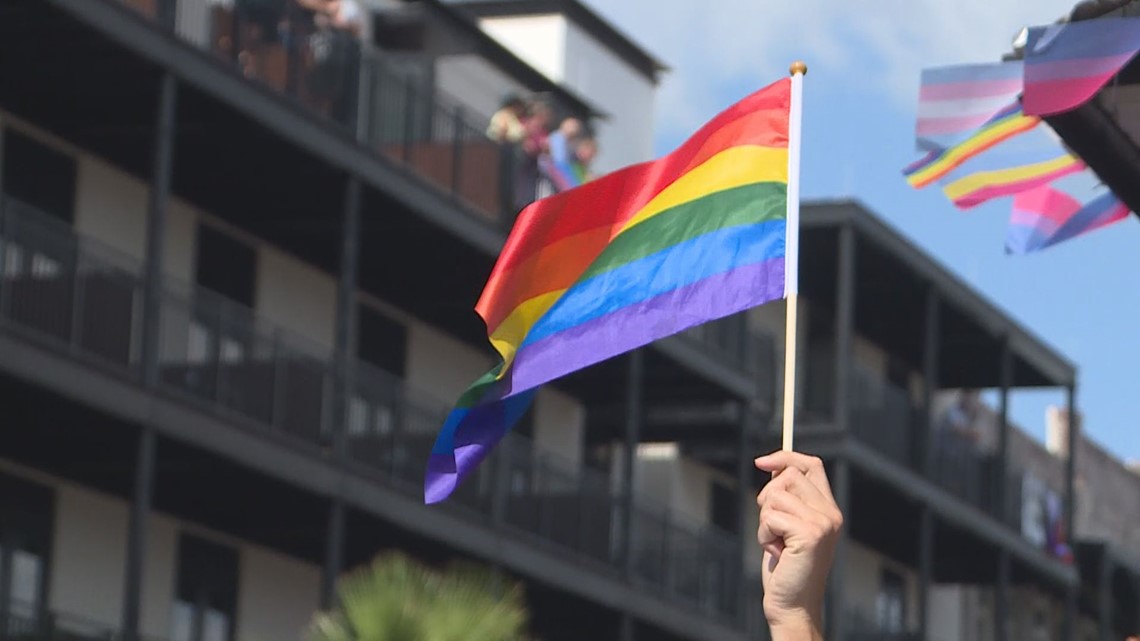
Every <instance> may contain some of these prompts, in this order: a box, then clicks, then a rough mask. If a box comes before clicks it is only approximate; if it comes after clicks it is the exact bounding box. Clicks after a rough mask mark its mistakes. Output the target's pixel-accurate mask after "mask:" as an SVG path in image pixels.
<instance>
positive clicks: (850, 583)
mask: <svg viewBox="0 0 1140 641" xmlns="http://www.w3.org/2000/svg"><path fill="white" fill-rule="evenodd" d="M884 569H889V570H892V571H894V572H896V573H898V574H899V575H901V576H902V577H903V580H904V581H905V582H906V608H907V621H906V624H907V626H908V627H909V628H910V629H915V628H917V627H918V598H919V590H918V577H917V573H916V572H915V571H914V570H913V569H911V568H908V567H906V566H904V565H901V564H899V563H895V562H894V561H892V560H890V559H888V558H887V557H885V556H883V555H882V554H879V553H878V552H876V551H874V550H872V549H871V548H868V547H866V546H863V545H860V544H859V543H856V542H855V541H849V545H848V547H847V569H846V575H845V576H846V581H847V583H846V585H845V586H844V589H845V591H846V597H847V606H848V607H849V608H852V609H853V610H855V611H857V612H859V613H860V614H862V615H865V616H869V617H872V621H873V620H874V619H873V617H874V615H875V600H876V597H877V596H878V594H879V586H880V583H881V581H882V573H883V570H884Z"/></svg>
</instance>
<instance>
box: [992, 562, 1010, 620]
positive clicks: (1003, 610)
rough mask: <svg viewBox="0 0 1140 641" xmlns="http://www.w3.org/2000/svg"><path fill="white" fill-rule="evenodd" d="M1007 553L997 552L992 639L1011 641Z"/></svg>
mask: <svg viewBox="0 0 1140 641" xmlns="http://www.w3.org/2000/svg"><path fill="white" fill-rule="evenodd" d="M1009 563H1010V561H1009V551H1008V550H1005V549H1002V550H1001V551H1000V552H998V576H997V586H995V589H994V639H995V641H1012V640H1011V639H1010V638H1009V571H1010V567H1009Z"/></svg>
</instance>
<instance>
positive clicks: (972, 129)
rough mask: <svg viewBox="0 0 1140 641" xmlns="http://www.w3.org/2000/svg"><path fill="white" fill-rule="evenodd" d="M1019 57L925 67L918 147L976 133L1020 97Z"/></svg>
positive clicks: (938, 147)
mask: <svg viewBox="0 0 1140 641" xmlns="http://www.w3.org/2000/svg"><path fill="white" fill-rule="evenodd" d="M1022 75H1023V68H1022V63H1021V61H1020V60H1015V61H1010V62H1002V63H998V64H981V65H959V66H953V67H939V68H934V69H924V70H923V72H922V83H921V87H920V89H919V95H918V121H917V123H916V125H915V140H916V145H917V147H918V150H919V151H935V152H937V151H942V150H943V149H948V148H950V147H954V146H956V145H958V144H960V143H962V142H964V141H965V140H967V139H969V138H971V137H973V136H974V134H975V133H976V132H977V131H978V129H979V128H981V127H983V126H984V125H986V124H987V123H989V122H991V121H993V120H994V117H995V116H997V115H998V114H999V113H1000V112H1002V111H1004V110H1005V109H1006V108H1007V107H1008V106H1009V105H1010V104H1011V103H1014V102H1016V101H1017V97H1018V96H1019V95H1020V94H1021V88H1022Z"/></svg>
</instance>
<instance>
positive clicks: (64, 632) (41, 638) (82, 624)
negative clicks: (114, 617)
mask: <svg viewBox="0 0 1140 641" xmlns="http://www.w3.org/2000/svg"><path fill="white" fill-rule="evenodd" d="M0 610H3V611H2V612H0V619H2V620H3V621H4V625H3V626H0V641H119V640H120V639H123V635H122V634H121V633H120V632H119V631H118V629H117V628H115V627H113V626H109V625H107V624H104V623H99V622H97V621H92V620H90V619H87V618H85V617H80V616H76V615H73V614H66V613H61V612H54V611H51V610H47V609H45V608H42V607H39V606H34V605H31V604H26V603H20V602H15V601H13V602H10V603H8V604H7V607H6V608H0ZM140 641H158V640H157V639H155V638H153V637H148V636H146V635H142V636H141V637H140Z"/></svg>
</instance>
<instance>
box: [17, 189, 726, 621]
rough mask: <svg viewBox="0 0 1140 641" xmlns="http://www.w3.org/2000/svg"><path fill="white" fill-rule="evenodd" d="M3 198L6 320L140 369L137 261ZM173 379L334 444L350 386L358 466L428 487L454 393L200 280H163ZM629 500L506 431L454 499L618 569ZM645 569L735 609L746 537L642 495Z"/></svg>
mask: <svg viewBox="0 0 1140 641" xmlns="http://www.w3.org/2000/svg"><path fill="white" fill-rule="evenodd" d="M2 204H3V206H2V207H0V212H2V213H0V241H2V242H0V248H2V251H3V258H2V262H0V264H2V265H4V269H3V278H2V279H0V328H3V329H4V330H7V331H10V332H15V333H18V334H19V335H21V336H27V337H29V338H32V339H34V340H36V341H38V342H40V343H41V344H43V345H44V346H45V347H48V348H53V349H55V350H56V351H58V352H60V353H63V354H65V355H68V356H71V357H74V358H77V359H80V360H82V361H84V362H86V363H89V364H92V365H96V366H98V367H100V368H102V369H104V370H106V371H108V372H110V373H112V374H114V375H118V376H122V377H125V378H126V379H129V380H132V381H134V382H136V383H140V384H141V382H142V381H141V375H140V374H141V362H140V358H139V356H138V354H139V351H140V341H141V336H142V323H143V316H142V313H141V309H142V295H143V294H142V292H143V286H142V283H143V279H142V273H141V268H140V266H139V263H138V261H134V260H132V259H130V258H126V257H123V256H121V255H118V254H116V253H115V252H113V251H110V250H107V249H106V248H103V247H102V246H100V245H99V244H98V243H95V242H93V241H90V240H87V239H81V238H79V237H78V236H77V235H76V234H75V233H74V232H73V231H72V230H71V229H70V227H69V226H67V225H65V224H63V223H61V222H59V221H56V220H54V219H52V218H51V217H50V216H48V215H47V214H43V213H41V212H38V211H36V210H34V209H32V208H30V207H27V206H24V205H21V204H19V203H17V202H15V201H13V200H10V199H9V200H5V201H3V203H2ZM159 323H160V327H159V354H158V357H159V369H158V372H159V380H158V385H159V386H160V389H161V390H162V391H163V392H165V393H167V394H170V395H172V398H177V399H181V400H183V401H185V402H187V403H191V404H194V405H195V406H197V407H198V408H199V409H201V410H202V411H205V412H209V413H212V414H215V415H217V416H218V417H219V418H221V419H223V420H227V421H238V422H241V423H242V424H245V425H247V426H249V427H252V428H254V429H260V430H263V431H264V432H265V433H267V434H274V435H276V437H278V438H284V439H288V440H289V441H290V442H292V443H295V444H297V445H298V446H300V447H302V448H308V449H309V450H310V451H311V452H312V453H313V454H314V455H315V456H322V457H326V456H327V453H328V452H329V451H330V450H331V449H332V448H331V445H332V444H333V440H334V436H335V433H336V430H335V429H334V427H335V422H336V414H337V413H336V412H335V411H334V410H335V408H336V406H337V402H338V401H337V399H338V389H345V390H347V393H346V398H347V399H348V400H347V402H346V404H345V407H346V410H345V422H344V424H345V431H344V438H345V439H346V443H347V452H348V460H347V461H345V464H347V465H349V466H351V467H352V468H353V469H354V470H357V471H359V472H360V473H362V474H366V475H368V476H370V477H374V478H376V479H377V480H378V481H380V482H382V483H385V484H386V485H388V486H390V487H392V488H394V489H396V490H398V491H401V492H404V493H406V494H408V495H409V496H413V497H416V498H418V497H420V496H422V483H423V473H424V467H425V465H426V461H427V458H428V453H429V452H430V449H431V446H432V443H433V442H434V439H435V436H436V434H437V432H438V430H439V427H440V426H441V425H442V424H443V420H444V417H446V415H447V413H448V411H449V410H450V405H449V404H448V403H445V402H443V401H440V400H437V399H434V398H433V397H432V396H431V395H430V394H427V393H425V392H422V391H420V390H417V389H414V388H412V387H410V386H408V385H407V384H406V383H405V382H404V381H403V380H401V379H399V378H398V377H396V376H393V375H391V374H388V373H386V372H383V371H381V370H379V369H377V368H374V367H371V366H369V365H367V364H365V363H360V362H355V363H353V364H352V366H351V373H350V375H349V376H348V384H347V386H339V385H337V384H336V382H337V372H336V369H335V368H334V359H333V358H332V354H330V353H329V350H328V349H327V348H324V347H321V346H317V345H313V344H311V343H309V342H308V341H306V340H305V339H303V338H300V337H298V336H295V335H292V334H290V333H289V332H287V331H285V330H282V329H280V328H279V327H276V326H274V325H272V324H270V323H268V322H266V321H265V320H264V319H262V318H259V317H258V316H257V315H256V314H254V313H253V312H252V311H251V310H249V309H247V308H244V307H242V306H241V305H238V304H236V303H233V302H231V301H228V300H226V299H225V298H223V297H221V296H219V295H217V294H215V293H212V292H209V291H207V290H204V289H202V288H201V287H194V286H189V285H186V284H179V283H175V282H172V281H167V282H165V283H164V286H163V289H162V298H161V301H160V318H159ZM622 505H623V503H622V501H621V500H620V497H619V495H618V493H617V492H616V491H615V490H614V489H613V484H612V483H611V479H610V476H609V475H608V474H606V473H605V472H602V471H600V470H596V469H592V468H589V467H586V466H583V465H577V464H571V463H569V462H567V461H563V460H561V459H559V458H558V457H557V456H554V455H552V454H549V453H545V452H542V451H541V450H539V449H536V447H535V445H534V444H533V443H530V442H528V441H527V440H526V439H525V438H523V437H521V436H518V435H514V434H512V435H509V436H508V437H507V438H506V439H505V440H504V442H503V443H502V444H501V446H500V447H499V448H497V450H496V451H495V453H493V454H492V455H491V456H490V457H489V459H488V460H487V461H486V462H485V463H484V464H483V465H482V466H480V468H479V470H478V471H477V472H476V473H475V474H474V476H473V477H472V478H470V479H468V480H467V481H466V483H464V485H463V486H462V487H461V488H460V489H459V490H458V491H457V493H456V494H455V495H454V497H453V499H451V500H450V501H449V502H448V503H447V504H445V505H444V509H450V510H453V511H454V512H455V513H456V514H457V515H463V516H466V517H467V518H471V519H474V520H475V521H477V522H480V523H482V524H484V525H486V526H488V527H492V528H497V529H500V530H501V531H503V532H509V533H512V534H514V535H516V536H519V537H522V538H525V539H527V540H529V541H531V542H532V543H534V544H536V545H540V546H543V547H545V548H548V549H549V550H551V551H555V552H557V553H560V554H565V555H568V556H569V557H571V558H573V559H575V560H577V561H580V562H586V563H592V564H593V565H594V566H595V567H596V568H597V569H598V571H602V572H612V573H614V574H615V575H616V574H617V571H616V570H615V569H613V568H616V567H620V566H621V564H622V563H623V562H624V561H623V559H621V558H619V551H620V545H619V541H620V540H621V539H620V534H621V533H620V529H619V525H620V523H622V521H623V519H621V518H620V516H621V510H622V509H623V508H622ZM631 521H632V525H631V533H632V539H631V540H632V548H633V551H632V554H633V556H634V558H633V567H634V578H635V580H636V581H637V583H638V584H639V585H643V586H646V587H648V588H650V589H653V590H655V591H656V592H658V593H660V594H662V595H664V596H666V597H667V598H669V599H672V600H674V601H675V602H677V603H679V604H688V605H689V606H691V607H694V608H698V609H700V610H701V611H704V612H705V613H707V614H709V615H712V616H716V617H724V616H727V617H730V618H731V619H732V620H733V621H736V617H735V613H736V612H737V609H738V607H737V605H738V600H737V594H738V592H737V590H736V587H737V586H738V585H739V582H740V578H739V576H738V575H737V572H738V571H739V568H740V565H741V562H740V559H739V549H740V548H739V545H738V544H737V543H736V540H735V539H734V538H733V537H732V536H731V535H729V534H727V533H724V532H721V531H719V530H717V529H716V528H715V527H713V526H710V525H704V524H696V523H691V522H688V521H686V520H685V519H682V518H679V517H678V515H676V514H670V513H669V512H668V511H667V510H665V509H664V508H662V507H659V506H655V505H652V504H650V503H648V502H645V501H642V500H640V499H638V500H635V508H634V513H633V518H632V519H631Z"/></svg>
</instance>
